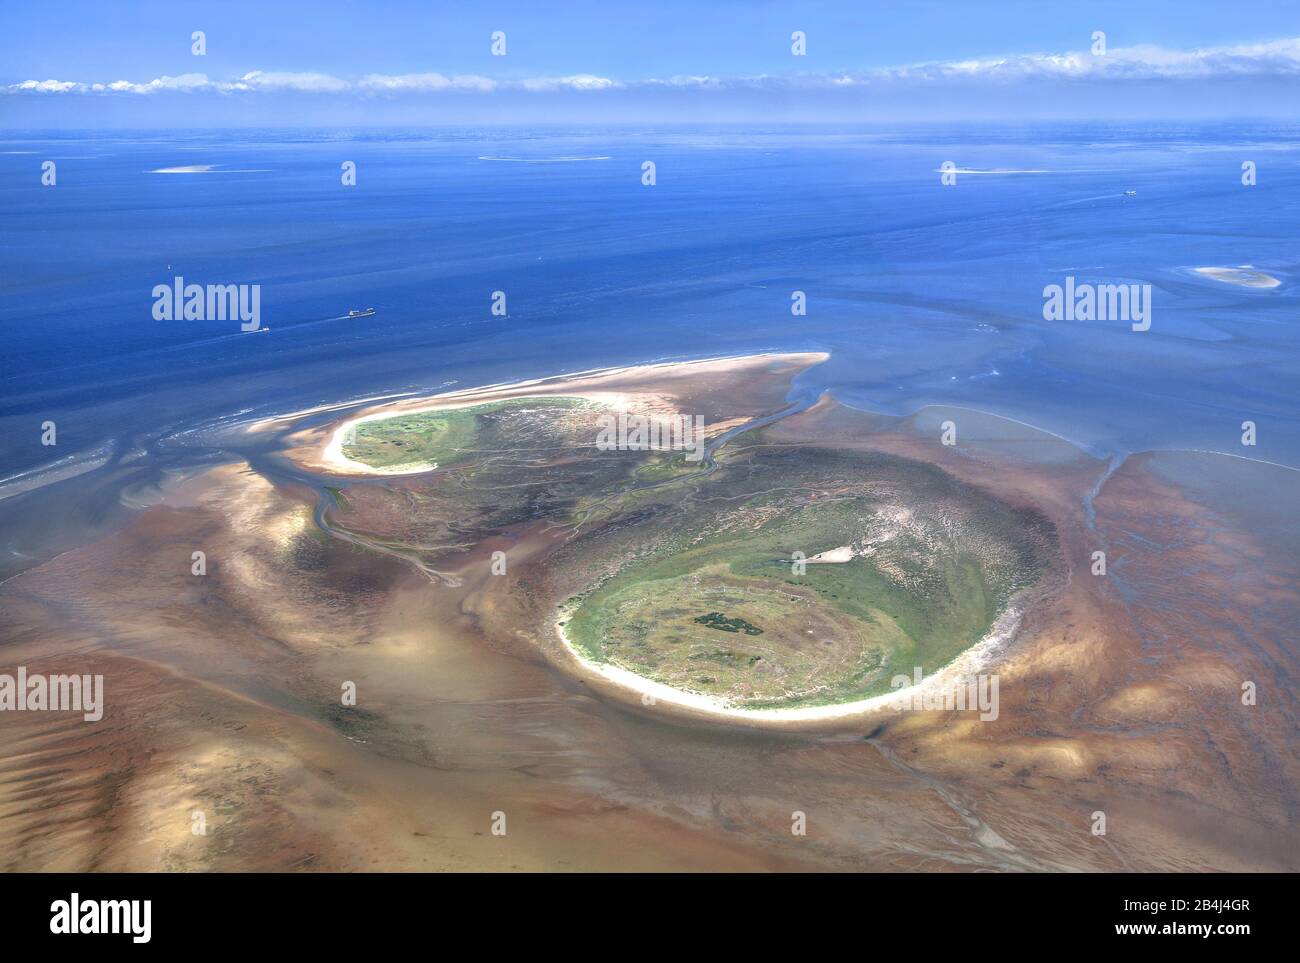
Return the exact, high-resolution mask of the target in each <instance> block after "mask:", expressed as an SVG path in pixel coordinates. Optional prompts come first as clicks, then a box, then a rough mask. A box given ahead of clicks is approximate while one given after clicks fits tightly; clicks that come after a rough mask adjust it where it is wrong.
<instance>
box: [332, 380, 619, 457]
mask: <svg viewBox="0 0 1300 963" xmlns="http://www.w3.org/2000/svg"><path fill="white" fill-rule="evenodd" d="M582 408H594V406H592V405H591V403H590V402H587V401H584V400H583V399H581V398H563V397H532V398H509V399H506V400H504V401H493V402H489V403H487V404H481V405H472V406H470V407H466V408H439V409H436V410H434V411H417V412H412V413H411V414H404V415H394V416H393V417H391V418H381V419H376V420H374V421H363V422H361V423H360V424H358V425H356V426H355V427H354V428H353V429H352V430H351V431H350V432H349V433H348V435H347V437H346V438H345V439H344V441H343V445H342V453H343V456H344V457H345V458H348V459H349V460H351V461H355V462H360V463H361V464H363V465H367V466H369V467H371V468H380V469H385V470H388V471H403V470H418V469H424V470H432V469H433V468H444V467H446V466H448V465H454V464H456V463H457V462H461V461H465V460H467V459H470V458H472V457H473V456H474V455H475V454H476V453H477V452H478V451H481V450H484V449H489V450H490V449H493V448H495V447H498V446H497V444H496V442H497V441H499V440H500V438H501V437H507V436H509V434H510V431H511V427H512V424H511V423H512V422H514V421H516V420H519V421H525V422H529V423H530V424H531V423H534V422H537V423H539V424H543V425H544V424H547V421H540V422H539V420H538V419H537V418H536V416H535V413H536V412H537V411H538V409H546V410H547V411H548V412H551V411H556V410H557V409H582ZM551 423H554V422H553V421H552V422H551Z"/></svg>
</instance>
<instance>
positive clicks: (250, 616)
mask: <svg viewBox="0 0 1300 963" xmlns="http://www.w3.org/2000/svg"><path fill="white" fill-rule="evenodd" d="M813 360H815V359H809V358H804V359H802V360H799V361H782V360H781V359H773V358H768V359H765V360H763V361H761V362H756V363H754V364H752V365H749V366H746V365H744V364H735V365H733V366H732V367H730V368H728V369H727V370H725V371H715V372H710V373H709V374H708V376H707V377H706V376H703V375H701V374H700V372H698V371H695V372H692V371H691V370H690V369H689V368H682V369H672V368H662V369H657V371H656V372H655V373H654V374H653V375H651V374H648V373H647V372H645V371H639V370H636V369H631V373H628V374H626V375H625V378H626V383H624V382H622V381H620V380H619V378H618V377H617V376H608V377H606V378H605V380H604V381H602V383H601V390H609V391H615V392H630V391H632V390H635V391H637V392H644V393H646V394H648V395H653V396H655V397H658V398H663V399H668V400H669V401H671V402H672V403H673V404H675V405H677V406H679V407H680V408H681V409H682V410H688V411H697V412H703V413H704V414H705V416H706V419H707V421H708V423H709V424H710V425H721V424H732V423H738V422H739V421H742V420H744V419H745V418H746V417H752V416H755V415H760V414H765V413H770V412H772V411H775V410H778V409H779V408H781V407H782V405H783V403H784V398H785V396H786V391H787V389H788V382H789V378H790V377H791V376H792V374H794V373H795V372H796V371H797V370H799V369H800V368H801V367H804V366H806V365H808V364H810V363H813ZM570 389H572V385H567V386H566V385H565V384H564V383H563V382H557V383H556V390H557V391H559V390H570ZM935 414H936V413H935V412H930V411H928V412H923V413H921V414H919V415H918V416H917V417H915V418H913V419H905V420H896V419H884V418H879V417H873V416H869V415H866V414H864V413H861V412H855V411H851V410H849V409H846V408H844V407H842V406H839V405H837V404H835V403H834V402H833V401H830V400H829V399H824V400H823V401H822V402H821V403H819V404H818V405H817V406H816V407H814V408H813V409H811V410H809V411H807V412H804V413H802V414H799V415H795V416H792V417H789V418H787V419H785V420H783V421H781V422H779V423H777V424H776V425H775V426H772V427H770V428H769V429H767V432H768V435H769V437H770V438H771V439H772V440H774V441H775V442H778V443H779V442H782V441H788V442H790V443H798V442H804V441H808V440H810V439H811V440H817V441H818V442H819V443H822V444H828V443H833V444H835V445H839V446H844V447H846V448H848V447H857V448H861V449H863V450H873V451H880V452H887V453H891V454H894V455H900V456H904V457H907V458H912V459H918V460H921V461H926V462H930V463H934V464H937V465H938V466H939V467H941V468H942V469H943V470H944V471H947V472H948V473H950V474H951V475H953V476H954V477H956V478H958V479H960V480H962V481H963V482H966V483H969V484H973V485H978V486H982V487H984V488H986V489H987V490H989V491H990V492H995V493H996V494H997V496H998V497H999V498H1002V499H1005V500H1008V501H1010V502H1013V503H1016V504H1021V505H1024V506H1026V507H1032V508H1033V509H1035V510H1036V511H1039V512H1041V513H1043V514H1045V515H1046V516H1047V517H1048V518H1050V519H1051V521H1052V523H1053V524H1054V525H1055V528H1056V532H1057V535H1058V538H1059V555H1060V557H1059V560H1058V565H1057V567H1056V568H1055V569H1054V576H1053V578H1052V579H1050V580H1049V581H1048V582H1046V583H1045V585H1044V587H1043V589H1042V590H1041V591H1040V592H1038V593H1037V595H1036V596H1035V597H1034V598H1033V599H1032V602H1031V604H1030V605H1029V606H1028V608H1027V610H1026V612H1025V615H1024V619H1023V622H1022V624H1021V627H1020V629H1019V631H1018V633H1017V636H1016V638H1015V640H1014V642H1012V643H1011V645H1010V646H1009V648H1008V649H1007V651H1006V652H1005V653H1004V654H1003V655H1002V656H1001V659H1000V662H999V664H998V665H997V667H996V671H997V672H998V674H999V677H1000V680H1001V684H1000V697H1001V707H1000V713H999V718H998V719H997V721H995V722H981V721H980V720H979V718H978V716H977V715H975V714H973V713H963V712H944V711H935V712H911V711H903V712H900V711H882V712H879V713H875V714H870V715H867V716H863V717H861V718H854V719H848V720H839V721H825V722H801V723H790V724H784V725H780V726H764V727H758V726H753V725H748V724H746V723H744V722H742V721H734V722H728V721H724V720H719V719H710V718H706V717H702V716H700V715H698V714H692V713H691V712H689V711H677V710H674V709H673V708H672V707H671V706H666V705H663V704H660V705H643V704H642V703H641V701H640V700H638V699H637V698H636V696H635V695H634V694H631V693H628V692H626V691H621V690H619V689H618V688H617V687H616V686H614V685H612V684H611V683H608V682H606V681H603V680H601V679H599V678H593V677H589V676H586V675H584V674H583V673H582V672H581V671H580V668H579V667H577V666H575V664H574V662H573V660H572V658H571V657H569V656H567V655H566V653H565V651H564V649H563V647H562V645H561V644H560V642H559V640H558V639H557V638H555V637H554V634H553V633H551V632H548V630H547V626H546V623H545V622H544V620H543V619H542V615H544V613H545V612H546V611H547V610H548V606H549V605H550V604H551V602H552V601H554V600H553V599H551V598H550V597H549V595H548V594H547V592H548V591H549V589H548V586H549V584H550V582H551V581H552V578H551V576H553V575H554V573H552V572H548V570H547V569H546V564H547V559H548V557H549V555H550V554H551V553H552V552H554V551H556V550H557V549H558V548H559V547H560V546H561V545H562V544H563V541H564V539H565V538H566V536H567V532H566V530H565V528H564V526H557V525H554V524H550V523H549V522H547V521H546V520H544V519H543V520H538V519H531V520H529V519H524V520H516V519H513V518H511V517H506V516H505V515H504V514H500V513H498V514H493V512H492V511H491V510H490V509H491V506H487V507H485V508H484V509H483V512H482V514H481V516H480V517H479V518H478V520H477V521H475V523H474V526H471V527H473V529H474V531H473V537H469V536H468V535H467V534H466V531H467V523H466V521H465V519H463V518H457V517H448V518H447V519H446V520H445V525H444V526H442V527H441V528H438V529H437V530H436V531H434V530H422V531H420V532H416V533H413V532H411V531H410V530H408V529H407V528H403V525H404V524H408V523H409V522H408V520H407V519H406V518H405V517H404V516H403V515H402V513H401V512H400V510H399V509H398V508H395V506H400V505H401V504H403V503H412V502H415V501H420V503H421V504H425V505H427V504H439V501H438V500H439V499H446V501H447V504H449V505H450V504H452V502H453V497H452V494H450V493H449V492H446V491H443V490H442V488H440V487H439V486H443V487H446V486H449V485H452V484H453V483H452V482H449V481H440V480H439V479H437V478H434V477H431V476H413V477H410V478H402V479H384V478H375V479H367V480H365V481H363V482H359V483H357V484H355V485H353V486H352V487H350V488H348V490H347V493H346V499H347V504H348V508H347V510H339V511H337V512H336V513H335V514H334V515H333V516H332V517H333V519H334V521H335V522H336V523H337V524H339V525H346V528H347V530H348V531H351V532H364V533H366V534H367V536H368V537H371V538H380V539H389V540H401V541H405V540H408V539H410V538H411V536H412V535H413V534H415V535H420V536H421V537H424V538H428V539H429V545H430V546H431V548H430V551H429V553H428V558H427V559H426V561H427V564H428V568H429V569H430V570H431V572H432V574H429V573H426V572H423V571H421V570H420V569H419V568H417V567H416V566H415V565H413V564H412V563H411V561H410V560H409V559H407V558H404V557H401V555H400V554H386V553H383V552H378V551H374V550H372V549H370V548H367V547H366V546H365V545H364V544H356V543H355V542H352V541H347V540H345V539H342V538H339V537H335V536H333V535H330V534H326V533H324V532H322V531H321V530H320V529H319V528H317V526H316V525H315V523H314V521H313V510H314V508H315V505H316V501H317V495H316V493H315V492H313V491H311V490H309V489H306V488H302V487H296V486H289V485H284V486H279V487H277V486H276V485H273V484H272V483H270V482H269V481H268V480H267V479H266V478H264V477H262V476H260V475H258V474H257V473H255V472H253V471H251V470H250V469H249V468H247V466H242V465H235V466H226V467H222V468H218V469H214V470H212V471H210V472H208V473H207V474H205V475H203V476H201V477H199V478H196V479H193V480H191V481H189V482H187V483H186V484H185V485H184V486H182V488H181V489H179V490H178V491H176V492H174V493H172V494H171V495H169V496H168V498H167V499H166V500H165V501H164V503H163V504H160V505H156V506H154V507H152V508H149V509H147V510H145V511H143V512H142V513H141V514H140V515H139V516H138V517H137V518H136V520H135V521H134V522H133V523H132V524H131V525H130V526H129V527H128V528H126V529H125V530H123V531H120V532H118V533H116V534H114V535H111V536H108V537H106V538H102V539H99V540H97V541H94V542H91V543H89V544H86V545H84V546H82V547H80V548H78V549H76V550H73V551H70V552H67V553H65V554H63V555H61V556H59V557H58V558H56V559H53V560H51V561H50V562H47V563H45V564H44V565H41V566H40V567H38V568H36V569H33V570H31V571H29V572H27V573H25V574H24V575H22V576H19V577H17V578H15V579H12V580H10V581H9V582H7V583H6V584H4V585H3V586H2V587H0V611H2V613H3V614H2V615H0V633H2V635H0V639H2V640H3V650H2V652H3V654H2V655H0V671H4V672H12V671H13V667H15V666H18V665H25V666H27V667H28V669H29V671H43V672H49V673H55V672H60V671H75V672H81V673H102V674H103V675H104V677H105V690H106V700H107V706H106V711H105V715H104V718H103V720H102V721H100V722H98V723H87V722H83V721H82V719H81V716H80V714H77V713H70V712H68V713H58V712H23V713H17V712H4V713H0V745H3V748H4V752H3V756H2V761H0V833H3V836H4V838H5V840H6V846H5V848H4V855H3V857H0V863H2V864H3V867H4V868H5V869H7V870H55V869H59V870H104V871H107V870H219V871H238V870H299V871H328V870H360V869H383V870H399V871H400V870H439V869H453V870H477V869H486V870H510V869H520V870H539V869H544V870H587V869H589V870H633V869H644V870H706V869H717V870H736V871H761V870H777V869H793V870H864V869H869V870H958V871H960V870H979V869H984V870H988V869H995V870H996V869H1011V870H1053V869H1085V870H1292V871H1294V870H1296V869H1300V847H1298V846H1297V845H1296V843H1297V834H1296V830H1295V826H1296V825H1297V815H1298V813H1297V810H1298V809H1300V805H1298V800H1297V797H1298V796H1300V762H1298V760H1297V758H1296V752H1295V742H1294V732H1295V728H1296V722H1297V713H1296V705H1295V698H1294V694H1293V693H1294V684H1293V680H1294V679H1295V678H1296V675H1297V671H1298V670H1300V667H1298V666H1297V664H1296V654H1295V642H1294V638H1293V632H1294V626H1295V625H1296V624H1297V615H1300V601H1298V599H1297V595H1296V590H1295V586H1296V584H1297V576H1298V575H1300V559H1297V554H1296V548H1295V542H1294V540H1287V539H1280V538H1277V537H1273V536H1271V535H1270V534H1269V533H1268V532H1267V531H1266V530H1264V529H1263V528H1262V527H1261V522H1260V518H1259V517H1258V514H1259V512H1261V511H1264V512H1265V513H1267V511H1268V510H1269V509H1268V508H1261V507H1260V505H1259V502H1260V501H1261V500H1262V499H1263V498H1265V497H1267V500H1268V504H1269V505H1271V506H1272V510H1273V511H1275V512H1277V513H1278V517H1288V516H1289V517H1292V518H1294V517H1296V509H1297V506H1296V505H1295V504H1294V498H1295V496H1294V494H1293V493H1294V486H1287V485H1279V484H1278V483H1277V480H1276V479H1275V478H1273V477H1272V476H1271V475H1269V474H1268V473H1267V472H1265V473H1264V474H1260V471H1261V470H1260V469H1258V468H1251V469H1249V470H1245V469H1243V470H1241V471H1236V470H1234V468H1233V466H1231V465H1228V466H1224V467H1222V468H1221V472H1222V477H1221V478H1220V477H1219V476H1217V475H1215V476H1211V475H1210V474H1209V473H1206V472H1204V471H1201V470H1199V469H1198V468H1197V467H1196V464H1195V462H1194V461H1193V462H1180V461H1177V460H1175V459H1170V458H1168V457H1159V458H1156V457H1154V456H1153V457H1147V456H1138V457H1133V458H1130V459H1129V460H1127V461H1126V462H1125V463H1124V464H1123V465H1122V466H1120V467H1119V468H1118V470H1116V471H1115V472H1114V474H1113V475H1111V477H1110V478H1109V479H1108V480H1107V481H1106V483H1105V485H1104V486H1103V487H1102V488H1101V491H1100V493H1099V494H1098V495H1097V497H1096V499H1095V520H1094V521H1091V524H1090V519H1089V517H1088V514H1087V513H1086V511H1085V508H1084V504H1085V496H1086V495H1087V493H1088V492H1089V491H1090V490H1091V489H1092V488H1093V486H1094V485H1095V484H1096V483H1097V481H1098V479H1099V478H1100V477H1101V475H1102V474H1103V473H1104V471H1105V470H1106V467H1107V466H1106V465H1104V464H1103V463H1100V462H1098V461H1095V460H1093V459H1090V458H1088V457H1085V456H1083V455H1081V454H1078V453H1075V452H1072V451H1067V450H1064V447H1065V446H1063V443H1061V442H1059V441H1057V440H1054V439H1051V438H1048V437H1047V436H1043V435H1039V434H1038V433H1036V432H1033V431H1032V429H1026V428H1021V427H1019V426H1011V425H1010V424H1009V423H1005V422H997V421H996V420H992V419H986V420H985V421H982V422H981V421H980V419H979V417H977V416H975V415H973V414H966V413H961V412H955V413H948V414H947V415H945V417H954V418H955V419H956V420H958V422H959V424H961V425H962V426H963V427H967V426H969V430H967V431H964V432H963V434H962V436H961V437H962V438H963V440H962V443H961V444H959V445H958V446H956V447H955V448H947V447H944V446H943V445H941V444H940V443H939V440H938V432H937V430H932V425H931V420H934V421H939V420H942V418H934V415H935ZM325 435H326V432H323V431H311V432H302V433H300V435H299V438H300V440H305V441H310V442H311V443H312V444H313V445H315V446H316V448H319V445H320V444H321V443H323V439H324V437H325ZM313 450H315V449H313ZM300 458H301V461H302V463H304V464H309V463H310V462H311V457H310V455H309V454H308V455H304V454H302V453H300ZM1180 473H1191V474H1188V478H1187V481H1188V482H1189V483H1188V484H1183V483H1180ZM1193 475H1194V477H1193ZM449 477H451V478H454V477H455V476H449ZM1207 477H1213V479H1214V482H1213V485H1212V486H1211V487H1207V484H1208V483H1207V482H1206V479H1207ZM1193 481H1194V482H1195V484H1191V482H1193ZM1256 489H1258V490H1259V491H1260V492H1261V493H1263V492H1265V491H1266V492H1267V495H1266V496H1265V495H1263V494H1261V495H1260V497H1258V498H1252V492H1253V491H1255V490H1256ZM1288 493H1289V494H1288ZM1287 498H1290V499H1292V501H1291V502H1285V501H1284V500H1285V499H1287ZM1238 503H1248V504H1249V505H1250V510H1249V511H1247V510H1244V509H1243V510H1242V511H1240V512H1237V511H1235V510H1234V505H1236V504H1238ZM485 519H486V522H485V521H484V520H485ZM480 524H494V525H496V526H497V527H496V529H495V530H494V531H492V532H491V533H490V534H489V535H487V536H483V535H482V534H481V532H480V531H479V526H480ZM1099 546H1100V547H1102V548H1104V550H1105V551H1106V552H1107V556H1108V567H1109V572H1110V574H1109V575H1108V576H1105V577H1098V576H1094V575H1093V574H1092V573H1091V571H1090V556H1091V553H1092V552H1093V551H1094V550H1096V549H1097V548H1098V547H1099ZM195 550H202V551H204V552H205V553H206V556H207V574H206V575H205V576H202V577H196V576H194V575H192V574H191V553H192V552H193V551H195ZM498 550H500V551H505V552H507V554H508V558H509V560H510V569H509V574H508V575H507V576H505V577H498V576H494V575H492V574H491V564H492V553H493V552H494V551H498ZM561 581H562V579H561ZM1246 681H1249V682H1253V683H1254V684H1255V691H1256V693H1257V704H1256V705H1253V706H1246V705H1243V704H1242V699H1241V692H1242V684H1243V682H1246ZM347 682H351V683H354V684H355V686H356V692H357V704H356V706H343V705H341V704H340V691H341V688H342V687H343V685H344V684H345V683H347ZM1099 811H1100V812H1104V813H1105V814H1106V824H1107V827H1106V828H1107V831H1106V834H1105V835H1104V836H1098V835H1094V834H1093V833H1092V832H1091V828H1092V825H1093V813H1095V812H1099ZM796 812H798V813H803V814H804V815H805V818H806V824H807V832H806V835H796V834H794V833H792V831H791V826H792V821H793V820H794V818H795V817H794V815H793V814H794V813H796ZM195 813H201V814H202V818H203V821H204V823H205V825H206V834H205V835H195V834H194V833H193V832H192V827H193V826H194V825H195ZM497 814H503V815H504V823H505V834H504V835H495V834H494V832H493V828H494V825H496V826H497V827H500V825H501V816H500V815H497Z"/></svg>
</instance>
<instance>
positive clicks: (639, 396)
mask: <svg viewBox="0 0 1300 963" xmlns="http://www.w3.org/2000/svg"><path fill="white" fill-rule="evenodd" d="M829 357H830V355H829V354H826V353H825V352H791V353H766V354H756V355H739V356H733V357H726V358H711V359H707V360H703V361H665V362H657V363H654V364H644V365H629V366H625V367H621V368H596V369H592V370H590V371H579V372H575V373H573V374H567V375H555V376H550V377H546V378H535V379H532V380H529V381H515V382H503V383H500V384H492V385H484V386H482V387H478V388H464V389H461V390H458V391H448V392H444V393H440V394H434V395H423V396H420V397H416V398H406V399H404V400H401V401H392V402H389V403H385V404H381V405H374V406H371V407H369V408H367V409H365V410H363V411H361V412H360V413H358V414H356V415H354V416H352V417H350V418H347V419H345V420H343V421H341V422H338V423H335V424H333V425H329V426H326V427H325V429H324V430H325V431H327V432H328V433H329V434H328V437H327V438H325V439H324V444H323V445H305V446H303V447H298V448H295V449H292V450H290V451H289V452H288V453H287V454H288V456H289V457H290V458H292V459H293V460H294V461H296V462H298V464H300V465H301V466H302V467H304V468H309V469H312V470H314V471H320V472H326V473H329V474H336V475H352V476H357V475H390V476H391V475H417V474H421V473H423V472H428V471H432V470H434V469H435V468H436V467H437V466H436V465H434V464H429V463H419V464H408V465H399V466H394V467H389V468H376V467H373V466H371V465H367V464H364V463H362V462H358V461H353V460H352V459H351V458H348V457H347V456H346V455H344V454H343V446H344V445H345V444H347V442H348V440H349V439H350V437H351V433H352V432H354V431H355V430H356V427H357V426H358V425H361V424H365V423H367V422H375V421H384V420H387V419H389V418H395V417H398V416H401V415H411V414H420V413H422V412H426V411H440V410H445V409H451V408H468V407H472V406H474V405H482V404H488V403H491V402H495V401H505V400H507V399H510V398H531V397H545V396H555V395H563V396H566V397H570V398H582V399H585V400H587V401H593V402H596V403H597V404H601V405H604V406H606V407H609V408H613V409H617V410H620V411H628V410H634V411H636V412H637V413H640V414H648V415H655V414H665V415H666V414H672V413H675V412H676V411H677V410H678V408H679V407H680V406H679V405H678V404H677V402H676V401H675V400H674V399H673V397H672V393H671V391H670V390H668V387H667V385H666V384H665V381H666V380H668V381H671V380H674V379H675V380H690V379H698V378H720V377H725V376H732V377H734V376H743V375H744V374H745V373H746V372H747V371H750V370H753V369H755V368H765V367H768V366H770V365H772V364H774V363H776V364H782V365H785V366H788V367H789V368H790V369H791V370H794V369H798V368H806V367H809V366H811V365H813V364H818V363H820V362H823V361H825V360H826V359H827V358H829ZM301 414H303V415H306V414H308V412H302V413H301ZM289 417H291V416H280V417H278V418H276V419H264V420H263V421H260V422H258V423H256V424H254V425H251V426H249V428H248V430H249V431H259V430H262V429H263V428H264V427H265V425H266V424H267V423H268V422H269V421H272V420H274V421H281V422H282V421H284V420H286V419H287V418H289ZM730 427H732V424H731V423H715V424H712V425H709V426H708V429H707V431H706V434H708V435H713V434H716V433H719V432H721V431H725V430H727V429H728V428H730ZM300 440H302V441H304V442H305V441H306V440H307V439H300Z"/></svg>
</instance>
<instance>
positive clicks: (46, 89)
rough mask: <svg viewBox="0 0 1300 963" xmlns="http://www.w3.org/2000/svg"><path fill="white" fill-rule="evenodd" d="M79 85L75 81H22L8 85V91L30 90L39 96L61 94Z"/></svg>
mask: <svg viewBox="0 0 1300 963" xmlns="http://www.w3.org/2000/svg"><path fill="white" fill-rule="evenodd" d="M80 86H81V84H79V83H77V82H76V81H75V80H24V81H23V82H22V83H20V84H10V85H9V89H10V90H32V91H36V92H37V93H41V94H61V93H64V92H65V91H68V90H75V89H76V88H78V87H80Z"/></svg>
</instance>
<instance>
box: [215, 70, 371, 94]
mask: <svg viewBox="0 0 1300 963" xmlns="http://www.w3.org/2000/svg"><path fill="white" fill-rule="evenodd" d="M222 86H223V88H225V89H229V90H299V91H305V92H307V93H327V94H329V93H336V92H338V91H340V90H347V89H348V87H349V86H350V85H349V84H348V82H347V81H346V80H340V79H339V78H338V77H332V76H330V75H329V74H316V73H289V72H285V71H264V70H253V71H249V72H248V73H246V74H244V76H242V77H240V78H239V80H237V81H236V82H235V83H233V84H224V85H222Z"/></svg>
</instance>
